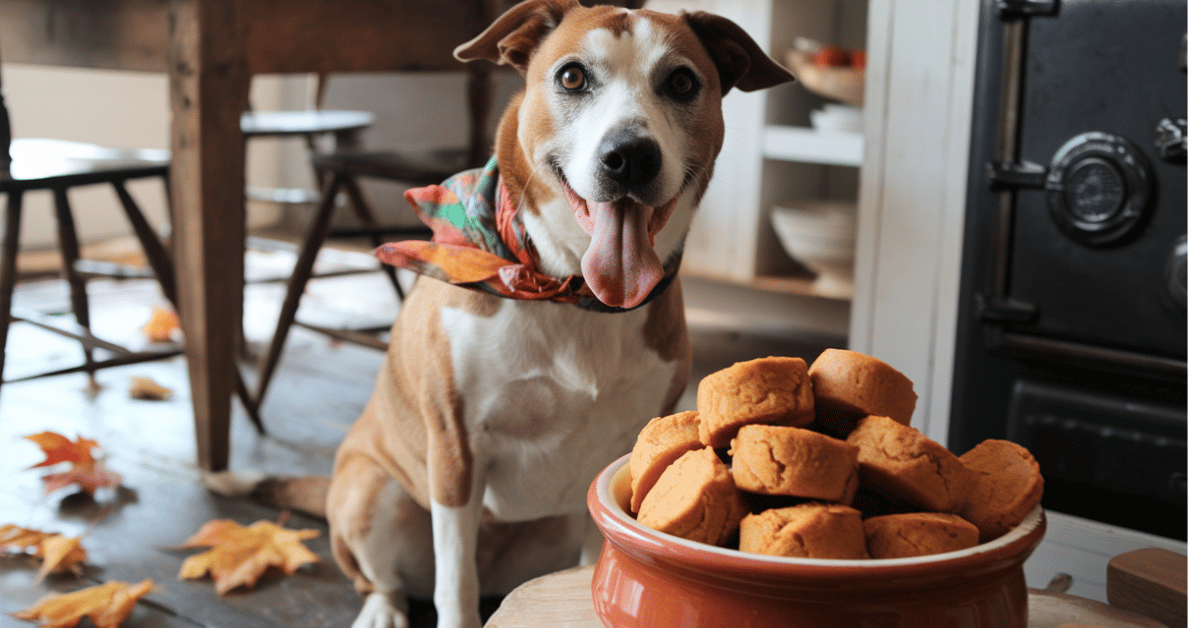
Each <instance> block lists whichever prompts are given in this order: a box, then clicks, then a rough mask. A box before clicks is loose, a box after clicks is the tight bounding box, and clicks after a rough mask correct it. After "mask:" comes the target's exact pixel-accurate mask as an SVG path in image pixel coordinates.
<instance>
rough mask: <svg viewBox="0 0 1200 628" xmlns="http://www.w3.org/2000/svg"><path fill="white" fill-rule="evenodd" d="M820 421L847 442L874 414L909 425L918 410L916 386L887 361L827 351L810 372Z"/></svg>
mask: <svg viewBox="0 0 1200 628" xmlns="http://www.w3.org/2000/svg"><path fill="white" fill-rule="evenodd" d="M808 376H809V378H810V379H811V380H812V386H813V398H814V402H815V404H816V420H817V423H818V424H820V425H821V427H823V428H825V429H826V430H828V431H829V432H830V433H832V434H834V435H835V436H838V437H842V438H844V437H845V436H846V435H847V434H849V433H850V432H851V431H853V430H854V426H855V424H856V423H857V422H858V420H859V419H861V418H863V417H865V416H867V415H870V414H873V415H876V416H886V417H890V418H891V419H893V420H895V421H897V422H898V423H901V424H903V425H908V424H909V422H910V421H911V420H912V414H913V409H915V408H916V407H917V393H916V392H914V391H913V383H912V381H911V380H909V379H908V378H907V377H905V376H904V374H903V373H901V372H900V371H897V370H896V369H894V368H892V367H891V366H889V365H888V364H887V363H885V362H884V361H882V360H880V359H878V358H874V357H871V356H869V355H865V354H862V353H858V352H856V351H847V350H844V349H826V350H825V351H823V352H822V353H821V355H819V356H817V359H815V360H813V363H812V366H811V367H809V369H808Z"/></svg>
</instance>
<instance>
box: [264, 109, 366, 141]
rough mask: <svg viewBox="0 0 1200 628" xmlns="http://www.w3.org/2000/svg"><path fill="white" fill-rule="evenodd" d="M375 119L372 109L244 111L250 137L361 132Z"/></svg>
mask: <svg viewBox="0 0 1200 628" xmlns="http://www.w3.org/2000/svg"><path fill="white" fill-rule="evenodd" d="M374 122H375V116H374V115H372V114H371V113H370V112H368V111H324V110H321V111H247V112H246V113H243V114H242V133H243V134H244V135H246V136H247V137H263V136H270V135H309V134H321V133H340V132H344V131H360V130H362V129H365V128H367V127H369V126H371V124H372V123H374Z"/></svg>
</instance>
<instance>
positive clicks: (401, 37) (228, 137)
mask: <svg viewBox="0 0 1200 628" xmlns="http://www.w3.org/2000/svg"><path fill="white" fill-rule="evenodd" d="M495 6H497V5H496V4H494V3H492V2H489V1H488V0H470V1H468V0H459V1H457V2H450V1H447V0H4V1H3V2H0V45H3V46H4V60H5V61H7V62H18V63H38V64H52V65H69V66H76V67H91V68H107V69H126V70H144V71H157V72H167V73H168V74H169V76H170V92H171V113H172V123H171V138H170V147H171V150H172V165H171V168H172V172H171V199H172V219H173V222H174V232H173V233H174V254H175V262H176V274H177V284H178V287H179V309H180V319H181V323H182V326H183V331H184V335H185V337H186V338H187V347H186V355H187V363H188V376H189V379H190V380H191V389H192V405H193V410H194V414H195V422H196V443H197V453H198V459H199V463H200V465H201V466H203V467H206V468H209V469H223V468H225V467H226V465H227V463H228V458H229V424H230V413H231V406H232V404H231V399H232V393H233V391H234V381H235V378H234V372H235V371H234V369H235V368H236V358H237V351H236V343H237V337H238V330H239V329H240V324H241V317H242V290H241V286H242V277H243V264H244V258H243V247H244V241H245V236H246V227H245V225H246V220H245V205H244V196H243V194H244V189H245V155H244V147H243V138H242V132H241V129H240V128H239V120H240V118H241V115H242V112H243V110H245V108H246V104H247V101H248V95H249V89H250V78H251V76H253V75H254V74H258V73H309V72H327V73H328V72H372V71H449V70H463V69H464V66H463V65H462V64H461V63H459V62H457V61H456V60H454V58H453V57H452V55H451V51H452V50H453V49H454V47H455V46H457V45H458V44H460V43H462V42H464V41H467V40H469V39H471V38H472V37H474V36H475V35H476V34H478V33H479V32H480V31H481V30H482V29H483V27H484V26H486V24H487V23H488V15H490V14H491V13H492V12H493V11H494V8H495ZM436 104H437V103H431V106H436Z"/></svg>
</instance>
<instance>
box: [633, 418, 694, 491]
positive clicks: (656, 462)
mask: <svg viewBox="0 0 1200 628" xmlns="http://www.w3.org/2000/svg"><path fill="white" fill-rule="evenodd" d="M699 425H700V413H699V412H696V411H695V410H687V411H684V412H679V413H677V414H672V415H670V416H664V417H658V418H656V419H651V420H650V422H649V423H647V424H646V427H644V428H642V431H641V433H640V434H638V438H637V442H636V443H635V444H634V445H633V454H631V455H630V456H629V474H630V476H631V478H632V481H633V499H632V501H631V504H630V508H631V509H632V510H633V512H637V511H638V510H640V509H641V507H642V500H643V499H645V498H646V494H647V493H649V492H650V489H651V487H653V486H654V483H655V482H657V481H658V478H659V476H661V475H662V472H663V471H664V470H665V469H666V468H667V467H668V466H670V464H671V463H672V462H675V460H677V459H678V458H679V457H680V456H682V455H683V454H684V452H688V451H691V450H693V449H704V445H701V444H700V432H699Z"/></svg>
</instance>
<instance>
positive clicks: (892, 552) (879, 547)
mask: <svg viewBox="0 0 1200 628" xmlns="http://www.w3.org/2000/svg"><path fill="white" fill-rule="evenodd" d="M863 532H864V533H865V534H866V536H867V551H868V552H869V553H870V554H871V558H908V557H910V556H926V555H929V554H941V553H944V552H953V551H956V550H960V549H966V548H968V547H975V546H976V545H979V530H978V529H977V528H976V527H975V526H973V525H971V522H969V521H967V520H966V519H963V518H962V517H959V516H958V515H950V514H944V513H939V512H911V513H907V514H901V515H884V516H882V517H872V518H870V519H865V520H864V521H863Z"/></svg>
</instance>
